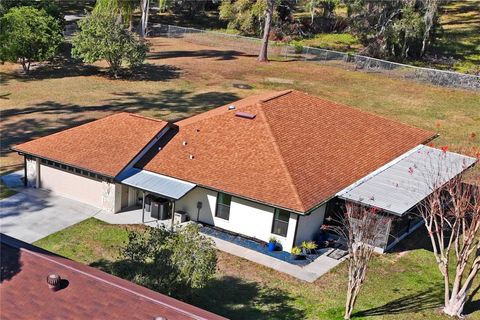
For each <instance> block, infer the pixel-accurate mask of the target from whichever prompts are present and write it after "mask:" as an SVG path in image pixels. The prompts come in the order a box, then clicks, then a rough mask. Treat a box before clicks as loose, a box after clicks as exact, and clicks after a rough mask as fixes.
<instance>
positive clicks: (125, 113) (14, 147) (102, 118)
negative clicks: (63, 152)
mask: <svg viewBox="0 0 480 320" xmlns="http://www.w3.org/2000/svg"><path fill="white" fill-rule="evenodd" d="M121 114H124V115H131V116H136V117H139V118H142V117H143V116H138V115H135V114H133V113H130V112H126V111H121V112H115V113H112V114H109V115H107V116H105V117H101V118H99V119H92V120H91V121H88V122H85V123H82V124H79V125H78V126H73V127H71V128H67V129H63V130H60V131H57V132H54V133H51V134H48V135H45V136H43V137H39V138H37V139H41V138H45V137H52V136H56V135H58V134H63V133H65V132H69V131H72V130H74V129H78V128H80V127H83V126H86V125H89V124H92V123H94V122H97V121H102V120H105V119H108V118H111V117H114V116H119V115H121ZM147 119H148V118H147ZM152 120H153V119H152ZM37 139H33V140H29V141H26V142H23V143H19V144H16V145H14V146H12V147H11V149H12V150H15V151H16V147H17V146H20V145H23V144H26V143H29V142H32V141H35V140H37Z"/></svg>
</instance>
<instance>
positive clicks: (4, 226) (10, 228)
mask: <svg viewBox="0 0 480 320" xmlns="http://www.w3.org/2000/svg"><path fill="white" fill-rule="evenodd" d="M18 191H20V192H19V193H17V194H15V195H13V196H11V197H9V198H7V199H2V200H0V232H2V233H5V234H7V235H9V236H11V237H14V238H17V239H20V240H23V241H25V242H28V243H32V242H35V241H37V240H39V239H41V238H44V237H46V236H48V235H50V234H52V233H55V232H57V231H59V230H62V229H64V228H66V227H69V226H71V225H73V224H76V223H78V222H81V221H83V220H85V219H88V218H90V217H92V216H94V215H95V214H96V213H97V212H99V211H100V209H98V208H95V207H92V206H89V205H87V204H84V203H81V202H78V201H75V200H71V199H68V198H64V197H61V196H57V195H53V194H51V193H49V192H47V191H44V190H38V189H18Z"/></svg>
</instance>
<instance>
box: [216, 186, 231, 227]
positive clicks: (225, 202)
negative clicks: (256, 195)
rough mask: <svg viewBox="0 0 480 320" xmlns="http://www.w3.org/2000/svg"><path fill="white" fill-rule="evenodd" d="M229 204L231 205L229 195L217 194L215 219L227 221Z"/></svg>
mask: <svg viewBox="0 0 480 320" xmlns="http://www.w3.org/2000/svg"><path fill="white" fill-rule="evenodd" d="M231 203H232V196H231V195H228V194H225V193H221V192H219V193H218V197H217V210H216V211H215V217H219V218H222V219H225V220H228V219H229V218H230V204H231Z"/></svg>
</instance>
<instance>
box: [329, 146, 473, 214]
mask: <svg viewBox="0 0 480 320" xmlns="http://www.w3.org/2000/svg"><path fill="white" fill-rule="evenodd" d="M475 162H476V159H475V158H471V157H467V156H464V155H461V154H458V153H453V152H448V151H442V150H439V149H435V148H432V147H428V146H425V145H419V146H417V147H416V148H414V149H412V150H411V151H409V152H407V153H405V154H403V155H402V156H400V157H399V158H397V159H395V160H393V161H392V162H390V163H388V164H386V165H385V166H383V167H382V168H380V169H378V170H376V171H375V172H372V173H371V174H369V175H368V176H366V177H364V178H363V179H361V180H359V181H357V182H355V183H354V184H352V185H350V186H349V187H347V188H345V189H344V190H342V191H340V192H339V193H337V196H338V197H339V198H342V199H345V200H349V201H352V202H356V203H360V204H363V205H366V206H373V207H377V208H379V209H382V210H384V211H387V212H390V213H393V214H396V215H400V216H401V215H403V214H404V213H405V212H406V211H408V210H409V209H410V208H412V207H414V206H415V205H416V204H417V203H419V202H420V201H422V200H423V199H425V197H427V196H428V195H429V194H430V193H432V192H433V190H432V186H434V185H436V186H437V187H438V186H441V185H443V184H444V183H446V182H447V181H449V180H451V179H452V178H453V177H455V176H457V175H458V174H460V173H461V172H463V171H464V170H466V169H467V168H469V167H470V166H472V165H473V164H474V163H475Z"/></svg>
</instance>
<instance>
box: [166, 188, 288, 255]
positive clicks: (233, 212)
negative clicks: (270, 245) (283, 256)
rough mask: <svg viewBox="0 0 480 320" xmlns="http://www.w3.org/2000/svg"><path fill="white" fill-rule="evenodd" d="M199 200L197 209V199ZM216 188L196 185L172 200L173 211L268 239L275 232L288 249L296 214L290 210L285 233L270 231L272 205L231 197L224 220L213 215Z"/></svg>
mask: <svg viewBox="0 0 480 320" xmlns="http://www.w3.org/2000/svg"><path fill="white" fill-rule="evenodd" d="M198 201H201V202H202V208H201V209H200V211H199V212H198V209H197V202H198ZM216 202H217V192H215V191H211V190H207V189H204V188H200V187H197V188H195V189H193V190H192V191H190V192H189V193H188V194H187V195H185V196H184V197H183V198H182V199H180V200H178V201H177V202H176V203H175V210H176V211H185V212H187V213H189V216H190V219H192V220H195V221H199V222H203V223H207V224H210V225H215V226H217V227H220V228H222V229H225V230H229V231H232V232H236V233H240V234H243V235H246V236H249V237H254V238H257V239H259V240H262V241H268V239H269V238H270V237H271V236H275V237H276V238H277V239H278V241H279V242H280V243H281V244H282V247H283V250H285V251H290V249H291V248H292V244H293V238H294V234H295V225H296V222H297V215H296V214H293V213H292V214H290V221H289V224H288V231H287V236H286V237H281V236H279V235H274V234H272V233H271V231H272V224H273V213H274V208H272V207H269V206H266V205H263V204H259V203H256V202H252V201H248V200H244V199H240V198H236V197H232V203H231V206H230V218H229V220H225V219H222V218H217V217H215V207H216Z"/></svg>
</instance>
